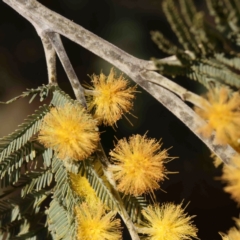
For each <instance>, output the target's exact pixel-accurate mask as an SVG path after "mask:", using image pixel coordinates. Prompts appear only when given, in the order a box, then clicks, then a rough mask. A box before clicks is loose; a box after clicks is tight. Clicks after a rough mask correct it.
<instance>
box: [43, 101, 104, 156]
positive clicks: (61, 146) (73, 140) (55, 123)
mask: <svg viewBox="0 0 240 240" xmlns="http://www.w3.org/2000/svg"><path fill="white" fill-rule="evenodd" d="M38 139H39V141H40V142H41V143H42V144H43V145H44V146H45V147H47V148H52V149H54V150H55V151H56V153H57V157H58V158H60V159H62V160H64V159H72V160H76V161H79V160H84V159H85V158H87V157H88V156H89V155H90V154H92V153H93V152H94V151H95V149H96V148H97V144H98V142H99V140H100V138H99V132H98V128H97V125H96V121H95V120H94V119H93V118H92V117H91V115H90V114H88V113H87V112H86V110H85V109H84V108H83V107H81V105H80V104H79V103H74V104H65V105H64V106H62V107H53V108H52V109H51V110H50V112H49V113H48V114H47V115H46V116H45V117H44V119H43V122H42V126H41V128H40V132H39V137H38Z"/></svg>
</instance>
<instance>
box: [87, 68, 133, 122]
mask: <svg viewBox="0 0 240 240" xmlns="http://www.w3.org/2000/svg"><path fill="white" fill-rule="evenodd" d="M91 79H92V84H93V87H90V90H91V91H87V92H86V95H87V99H88V109H89V111H92V112H93V117H94V118H96V119H97V120H98V121H99V123H103V124H105V125H108V126H113V125H114V124H115V123H116V121H118V120H119V119H120V118H121V117H122V115H123V114H125V113H128V112H129V111H130V109H131V108H132V105H133V104H132V102H133V99H134V97H135V96H134V93H135V92H136V87H130V86H129V82H128V81H127V80H126V79H125V78H124V77H123V75H120V77H116V74H115V72H114V70H113V69H111V71H110V73H109V75H108V76H105V75H104V74H103V73H101V74H100V75H99V76H98V75H93V76H92V77H91Z"/></svg>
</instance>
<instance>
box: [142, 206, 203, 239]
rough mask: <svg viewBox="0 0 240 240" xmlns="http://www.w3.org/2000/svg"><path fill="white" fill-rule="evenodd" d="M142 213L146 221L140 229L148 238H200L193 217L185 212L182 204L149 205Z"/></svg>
mask: <svg viewBox="0 0 240 240" xmlns="http://www.w3.org/2000/svg"><path fill="white" fill-rule="evenodd" d="M142 214H143V216H144V218H145V221H144V222H143V223H142V224H141V227H140V228H139V231H140V232H141V233H143V234H146V235H147V238H146V239H148V240H187V239H192V238H195V239H198V238H197V228H196V227H195V226H194V225H193V224H192V221H191V220H192V217H191V216H187V214H186V213H184V209H182V206H181V204H180V205H174V204H172V203H166V204H163V205H161V206H159V205H154V206H148V207H147V208H145V209H144V210H142Z"/></svg>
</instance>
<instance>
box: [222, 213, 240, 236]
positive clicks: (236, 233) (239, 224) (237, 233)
mask: <svg viewBox="0 0 240 240" xmlns="http://www.w3.org/2000/svg"><path fill="white" fill-rule="evenodd" d="M234 220H235V222H236V225H237V228H236V227H232V228H230V229H229V231H228V233H227V234H225V233H221V232H220V233H219V234H220V235H221V237H222V240H239V239H240V219H236V218H234Z"/></svg>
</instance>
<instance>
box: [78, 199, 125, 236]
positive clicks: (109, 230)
mask: <svg viewBox="0 0 240 240" xmlns="http://www.w3.org/2000/svg"><path fill="white" fill-rule="evenodd" d="M96 205H97V206H96V207H94V208H92V207H91V206H89V205H88V204H87V203H86V202H84V203H82V204H81V205H80V206H79V207H76V217H77V239H78V240H99V239H101V240H120V239H122V237H121V236H122V233H121V223H120V220H119V219H114V217H115V215H116V214H115V213H114V212H108V213H107V212H106V210H105V208H104V205H103V204H100V203H98V204H96Z"/></svg>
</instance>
